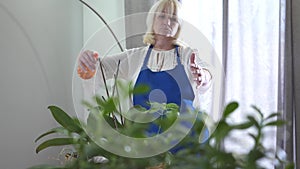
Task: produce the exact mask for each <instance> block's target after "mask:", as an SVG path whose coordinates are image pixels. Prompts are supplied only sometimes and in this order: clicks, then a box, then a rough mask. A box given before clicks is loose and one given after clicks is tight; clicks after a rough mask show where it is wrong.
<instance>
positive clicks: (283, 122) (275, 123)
mask: <svg viewBox="0 0 300 169" xmlns="http://www.w3.org/2000/svg"><path fill="white" fill-rule="evenodd" d="M285 124H286V121H284V120H276V121H271V122H269V123H267V124H265V125H264V126H282V125H285Z"/></svg>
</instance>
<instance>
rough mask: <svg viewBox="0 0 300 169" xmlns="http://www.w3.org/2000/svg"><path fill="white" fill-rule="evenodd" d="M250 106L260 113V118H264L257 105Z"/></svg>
mask: <svg viewBox="0 0 300 169" xmlns="http://www.w3.org/2000/svg"><path fill="white" fill-rule="evenodd" d="M251 107H252V108H253V109H254V110H256V111H257V113H258V114H259V115H260V118H264V114H263V113H262V112H261V110H260V109H259V108H258V107H257V106H255V105H252V106H251Z"/></svg>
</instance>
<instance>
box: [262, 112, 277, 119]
mask: <svg viewBox="0 0 300 169" xmlns="http://www.w3.org/2000/svg"><path fill="white" fill-rule="evenodd" d="M276 116H277V117H279V116H280V113H272V114H270V115H269V116H268V117H266V118H265V120H269V119H271V118H273V117H276Z"/></svg>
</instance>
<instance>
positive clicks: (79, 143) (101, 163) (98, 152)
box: [30, 98, 294, 169]
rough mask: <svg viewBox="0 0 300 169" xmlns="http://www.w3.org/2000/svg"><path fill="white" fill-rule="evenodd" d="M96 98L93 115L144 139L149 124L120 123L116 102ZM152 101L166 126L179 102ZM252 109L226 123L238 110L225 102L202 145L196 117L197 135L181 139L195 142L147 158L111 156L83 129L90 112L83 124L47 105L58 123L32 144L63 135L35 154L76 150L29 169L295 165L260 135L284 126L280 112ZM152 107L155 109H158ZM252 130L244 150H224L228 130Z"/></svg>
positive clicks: (246, 168) (223, 168) (229, 168)
mask: <svg viewBox="0 0 300 169" xmlns="http://www.w3.org/2000/svg"><path fill="white" fill-rule="evenodd" d="M97 100H98V101H97V103H98V111H97V112H98V114H93V115H94V116H98V115H101V116H103V117H105V119H106V120H107V121H108V123H109V124H110V125H111V126H112V127H114V128H116V130H119V131H120V132H122V133H125V134H126V135H129V136H131V137H136V138H140V137H147V136H146V135H145V132H144V131H145V129H146V128H147V125H145V124H143V125H142V124H136V123H133V122H132V121H129V120H126V119H125V118H124V119H123V120H121V122H120V120H116V118H115V116H112V113H114V112H116V111H117V104H116V101H115V99H114V98H109V99H106V100H104V99H101V98H97ZM155 104H156V105H155V106H153V107H155V108H159V109H162V110H164V111H165V112H167V116H166V117H165V118H164V119H163V120H161V119H158V120H156V121H155V123H158V124H165V126H164V127H165V128H167V127H168V126H170V125H172V123H173V122H174V120H175V119H176V118H177V110H178V106H176V105H174V104H158V103H155ZM252 107H253V110H254V113H253V115H249V116H248V117H247V120H246V121H245V122H243V123H241V124H229V123H228V122H227V119H228V117H229V116H230V115H231V114H232V113H233V112H234V111H235V110H236V109H237V108H238V103H237V102H231V103H229V104H228V105H227V106H226V107H225V109H224V112H223V116H222V118H221V120H220V121H219V122H218V123H216V124H215V127H216V128H215V130H214V131H213V133H212V134H211V135H210V137H209V138H208V139H207V140H206V141H205V142H204V143H199V139H198V138H199V134H200V133H201V130H202V128H203V126H204V123H203V122H202V121H197V123H195V125H194V126H193V130H194V131H196V136H197V137H194V136H190V135H188V136H187V137H186V138H185V139H184V140H183V141H182V142H181V143H180V144H185V143H189V144H190V145H193V146H187V147H186V148H185V149H182V150H180V151H179V152H177V153H176V154H172V153H170V152H165V153H162V154H159V155H156V156H153V157H149V158H139V159H136V158H126V157H121V156H118V155H115V154H113V153H110V152H108V151H106V150H104V149H103V148H101V147H100V146H98V145H97V144H95V142H94V141H93V140H92V139H91V138H90V137H89V135H88V134H87V133H86V132H85V130H84V127H86V126H83V125H87V126H88V125H95V124H94V123H95V122H93V119H94V118H93V116H90V118H89V120H88V123H87V124H84V123H80V121H79V119H77V118H72V117H70V116H69V115H68V114H67V113H66V112H64V111H63V110H62V109H61V108H59V107H57V106H49V107H48V108H49V110H50V112H51V113H52V116H53V117H54V119H55V120H56V121H57V122H58V123H59V124H60V126H59V127H57V128H53V129H51V130H49V131H48V132H45V133H44V134H42V135H40V136H39V137H38V138H37V139H36V140H35V142H38V141H40V139H41V138H44V137H46V136H48V135H50V134H55V133H56V134H60V135H63V137H59V138H51V139H49V140H46V141H44V142H42V143H40V144H39V145H38V146H37V148H36V153H39V152H40V151H42V150H44V149H46V148H49V147H52V146H66V145H71V146H73V148H74V151H73V152H71V153H66V154H65V157H66V161H65V164H64V165H62V166H51V165H38V166H33V167H31V168H30V169H94V168H95V169H96V168H97V169H99V168H101V169H145V168H147V169H150V168H153V169H155V168H156V169H160V168H161V169H163V168H166V169H167V168H171V169H182V168H184V169H263V168H264V166H260V164H259V161H260V160H262V159H267V160H271V161H273V162H276V164H277V166H284V167H285V168H286V169H293V168H294V166H293V164H292V163H288V162H287V161H285V159H282V158H281V157H280V156H279V155H277V153H276V152H275V151H270V150H268V149H266V148H265V147H264V145H262V139H263V138H264V134H265V133H264V129H265V128H269V127H276V126H277V127H279V126H282V125H284V124H285V122H284V121H282V120H278V119H277V118H276V117H279V114H278V113H273V114H271V115H269V116H267V117H265V116H264V115H263V113H262V112H261V111H260V109H258V108H257V107H255V106H252ZM143 111H145V110H143ZM152 111H153V112H155V111H157V109H155V110H152ZM149 112H151V110H149V111H148V113H149ZM202 118H203V117H202ZM274 119H275V120H274ZM89 123H90V124H89ZM250 128H251V129H254V130H255V132H252V133H250V132H249V135H250V137H251V138H252V139H253V141H254V145H253V147H252V148H251V149H250V150H249V152H248V153H245V154H234V153H231V152H227V151H225V150H224V148H222V143H223V142H224V140H225V139H226V138H228V137H229V135H230V133H231V132H232V131H234V130H241V131H245V132H246V131H247V130H248V129H250ZM252 131H253V130H252ZM104 157H105V158H104ZM151 166H152V167H151Z"/></svg>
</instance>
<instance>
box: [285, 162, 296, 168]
mask: <svg viewBox="0 0 300 169" xmlns="http://www.w3.org/2000/svg"><path fill="white" fill-rule="evenodd" d="M294 168H295V164H294V163H289V164H287V165H286V166H285V169H294Z"/></svg>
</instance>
